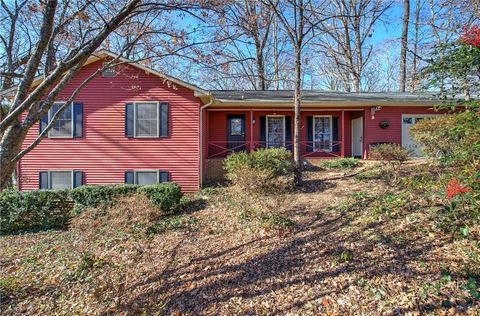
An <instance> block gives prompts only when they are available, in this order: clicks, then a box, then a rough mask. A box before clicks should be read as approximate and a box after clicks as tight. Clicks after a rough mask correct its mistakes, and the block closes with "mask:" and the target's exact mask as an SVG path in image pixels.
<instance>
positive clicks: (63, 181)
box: [50, 171, 72, 190]
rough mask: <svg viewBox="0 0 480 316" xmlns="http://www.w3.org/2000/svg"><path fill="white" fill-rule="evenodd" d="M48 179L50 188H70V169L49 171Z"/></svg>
mask: <svg viewBox="0 0 480 316" xmlns="http://www.w3.org/2000/svg"><path fill="white" fill-rule="evenodd" d="M50 181H51V182H50V183H51V188H52V190H63V189H71V188H72V173H71V172H70V171H53V172H50Z"/></svg>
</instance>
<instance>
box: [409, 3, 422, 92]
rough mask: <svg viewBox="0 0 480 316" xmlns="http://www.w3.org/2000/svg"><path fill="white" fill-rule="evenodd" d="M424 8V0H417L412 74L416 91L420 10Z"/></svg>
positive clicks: (413, 89) (411, 88) (411, 79)
mask: <svg viewBox="0 0 480 316" xmlns="http://www.w3.org/2000/svg"><path fill="white" fill-rule="evenodd" d="M421 9H422V0H415V11H414V18H413V20H414V22H413V23H414V24H413V30H414V33H413V43H412V45H413V49H412V55H413V58H412V68H411V69H412V70H411V75H410V90H412V91H415V90H416V87H417V80H416V75H417V71H418V45H419V43H420V28H421V25H420V12H421Z"/></svg>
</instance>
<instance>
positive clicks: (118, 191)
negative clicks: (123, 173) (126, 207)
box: [69, 184, 140, 214]
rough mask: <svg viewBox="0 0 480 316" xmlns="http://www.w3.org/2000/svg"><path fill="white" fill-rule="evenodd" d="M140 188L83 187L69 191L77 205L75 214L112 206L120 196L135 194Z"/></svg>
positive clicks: (123, 185) (129, 185) (131, 186)
mask: <svg viewBox="0 0 480 316" xmlns="http://www.w3.org/2000/svg"><path fill="white" fill-rule="evenodd" d="M139 187H140V186H138V185H133V184H118V185H83V186H81V187H78V188H75V189H73V190H69V197H70V199H71V200H72V201H73V202H74V203H75V213H76V214H79V213H81V212H82V211H84V210H85V209H87V208H92V207H98V206H101V205H103V206H110V205H112V204H113V203H114V201H115V199H116V198H117V197H119V196H126V195H131V194H135V193H136V192H137V190H138V188H139Z"/></svg>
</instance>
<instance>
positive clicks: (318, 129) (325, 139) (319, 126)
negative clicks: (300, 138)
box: [313, 117, 331, 150]
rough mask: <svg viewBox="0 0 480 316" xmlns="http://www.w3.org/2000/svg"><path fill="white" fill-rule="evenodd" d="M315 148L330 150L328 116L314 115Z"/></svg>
mask: <svg viewBox="0 0 480 316" xmlns="http://www.w3.org/2000/svg"><path fill="white" fill-rule="evenodd" d="M313 140H314V148H315V149H324V150H330V145H331V144H330V141H331V139H330V117H315V118H314V121H313Z"/></svg>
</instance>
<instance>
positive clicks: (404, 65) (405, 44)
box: [400, 0, 410, 92]
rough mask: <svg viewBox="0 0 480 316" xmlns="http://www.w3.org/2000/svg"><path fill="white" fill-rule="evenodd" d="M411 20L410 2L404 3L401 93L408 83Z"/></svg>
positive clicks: (408, 0) (405, 0)
mask: <svg viewBox="0 0 480 316" xmlns="http://www.w3.org/2000/svg"><path fill="white" fill-rule="evenodd" d="M409 20H410V0H404V1H403V28H402V48H401V51H400V92H405V83H406V81H407V49H408V24H409Z"/></svg>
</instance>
